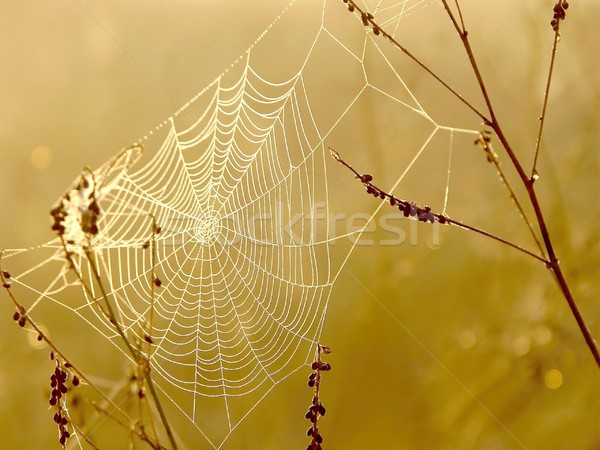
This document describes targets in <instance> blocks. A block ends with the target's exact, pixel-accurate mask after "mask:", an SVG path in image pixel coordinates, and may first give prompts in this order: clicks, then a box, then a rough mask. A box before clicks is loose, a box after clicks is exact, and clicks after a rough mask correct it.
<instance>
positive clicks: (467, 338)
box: [457, 330, 477, 349]
mask: <svg viewBox="0 0 600 450" xmlns="http://www.w3.org/2000/svg"><path fill="white" fill-rule="evenodd" d="M457 339H458V344H459V345H460V346H461V347H462V348H464V349H467V348H471V347H473V346H474V345H475V344H476V343H477V336H475V333H474V332H473V331H471V330H463V331H461V332H460V334H459V335H458V338H457Z"/></svg>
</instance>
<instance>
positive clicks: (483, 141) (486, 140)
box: [475, 131, 545, 257]
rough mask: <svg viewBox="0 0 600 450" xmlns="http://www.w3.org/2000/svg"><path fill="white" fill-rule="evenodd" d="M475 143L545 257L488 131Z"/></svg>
mask: <svg viewBox="0 0 600 450" xmlns="http://www.w3.org/2000/svg"><path fill="white" fill-rule="evenodd" d="M475 143H476V144H478V145H479V146H480V147H481V148H482V149H483V151H484V152H485V154H486V157H487V160H488V161H489V162H490V163H492V164H493V165H494V167H495V168H496V172H497V173H498V176H499V177H500V181H501V182H502V184H503V185H504V187H506V189H507V190H508V192H509V195H510V199H511V200H512V202H513V203H514V204H515V206H516V207H517V210H518V211H519V214H521V217H522V218H523V220H524V221H525V224H526V225H527V228H529V232H530V233H531V236H532V237H533V240H534V241H535V243H536V245H537V247H538V249H539V250H540V254H541V255H543V256H544V257H545V251H544V247H543V246H542V243H541V242H540V240H539V239H538V236H537V234H536V232H535V230H534V229H533V223H531V220H530V219H529V217H528V216H527V213H526V212H525V209H524V208H523V205H521V202H520V200H519V199H518V197H517V194H516V193H515V191H514V189H513V187H512V185H511V184H510V181H509V180H508V178H507V177H506V175H505V174H504V170H502V166H501V165H500V160H499V159H498V155H497V154H496V152H495V151H494V148H493V147H492V143H491V139H490V133H489V131H488V132H486V131H483V132H481V133H480V137H479V139H477V140H476V141H475Z"/></svg>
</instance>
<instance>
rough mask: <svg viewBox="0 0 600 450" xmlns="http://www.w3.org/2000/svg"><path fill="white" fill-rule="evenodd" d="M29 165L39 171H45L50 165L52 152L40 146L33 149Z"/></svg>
mask: <svg viewBox="0 0 600 450" xmlns="http://www.w3.org/2000/svg"><path fill="white" fill-rule="evenodd" d="M30 161H31V165H32V166H33V167H35V168H36V169H39V170H45V169H47V168H48V167H50V164H52V150H51V149H50V147H46V146H45V145H40V146H38V147H36V148H34V149H33V151H32V152H31V157H30Z"/></svg>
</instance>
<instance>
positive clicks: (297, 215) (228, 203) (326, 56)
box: [3, 0, 472, 448]
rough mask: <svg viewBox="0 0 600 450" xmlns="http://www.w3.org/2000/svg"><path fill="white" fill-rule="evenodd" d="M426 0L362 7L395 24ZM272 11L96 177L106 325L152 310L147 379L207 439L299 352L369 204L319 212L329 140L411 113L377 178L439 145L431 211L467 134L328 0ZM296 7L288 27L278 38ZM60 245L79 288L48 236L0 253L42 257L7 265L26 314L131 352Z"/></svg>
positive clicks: (300, 360)
mask: <svg viewBox="0 0 600 450" xmlns="http://www.w3.org/2000/svg"><path fill="white" fill-rule="evenodd" d="M429 3H430V2H423V1H417V0H415V1H401V2H391V3H389V4H387V3H385V4H384V3H383V2H379V3H373V4H370V5H365V9H367V10H370V11H373V13H374V14H375V15H376V17H377V18H378V20H379V23H380V24H381V25H382V26H384V27H385V28H386V29H387V30H389V32H390V33H392V34H394V35H396V34H397V33H400V32H401V30H402V24H403V19H404V18H406V17H407V15H408V14H410V13H416V12H421V10H422V8H423V7H424V6H427V5H428V4H429ZM288 9H289V11H288ZM295 9H297V10H298V11H297V12H296V13H294V12H293V11H294V10H295ZM284 12H285V13H286V14H285V15H282V16H280V17H278V18H277V19H276V20H275V21H274V23H273V24H272V25H271V26H269V28H268V30H267V31H269V30H271V29H272V28H275V29H276V30H273V31H272V32H269V33H267V32H266V31H265V33H263V35H261V36H260V37H259V39H257V41H256V42H255V43H254V44H253V45H252V46H251V47H250V48H249V49H248V51H247V52H246V53H245V55H244V56H243V57H241V58H240V59H239V60H238V61H236V62H234V63H233V64H232V66H231V67H230V68H228V69H227V70H226V71H225V72H223V73H222V74H221V75H219V76H218V77H217V78H216V79H215V80H214V81H213V82H212V83H211V84H210V85H209V86H207V87H206V88H205V89H203V90H202V91H201V92H200V93H199V94H198V95H196V96H195V97H194V98H192V99H191V100H190V101H189V102H188V103H187V104H185V105H184V106H183V107H182V108H181V109H180V110H178V111H177V112H176V113H175V114H174V115H173V116H172V117H170V118H168V119H167V120H165V121H164V122H163V123H161V124H159V125H158V126H157V127H156V128H155V129H153V130H152V131H151V132H149V133H148V135H146V136H144V137H143V138H142V139H140V142H139V144H142V145H143V151H142V145H134V146H132V147H129V148H128V149H126V150H124V151H122V152H121V153H119V154H118V155H117V156H116V157H115V158H113V159H112V160H110V161H108V162H107V163H106V164H104V165H103V166H101V167H100V168H98V169H97V170H95V171H94V176H93V183H95V189H96V191H97V195H98V200H99V203H100V209H101V218H100V222H99V224H98V228H99V234H98V235H97V236H96V237H95V239H94V241H93V246H92V248H93V254H94V257H95V259H96V261H97V263H98V266H99V268H100V277H101V279H102V280H103V282H104V285H105V288H106V290H107V296H108V298H109V299H110V300H111V301H112V302H113V304H114V305H115V307H116V315H117V317H118V320H119V323H120V324H121V326H122V328H123V329H124V330H125V332H126V334H127V335H128V336H137V337H138V338H139V339H142V338H143V336H144V334H145V332H147V331H144V330H148V326H149V324H150V332H149V334H150V336H151V338H152V340H153V342H154V346H153V349H152V352H151V356H150V360H151V366H152V370H153V374H154V379H155V381H156V382H157V384H158V387H159V389H160V390H161V391H162V393H163V395H164V396H165V397H166V398H167V399H169V400H170V402H171V404H172V405H171V406H172V407H173V408H176V409H177V410H178V411H180V412H181V413H182V414H183V415H185V416H186V417H187V418H189V421H190V423H193V424H194V426H195V427H196V429H197V430H198V431H199V432H200V433H201V434H202V435H203V436H204V437H205V438H206V440H207V441H208V442H209V443H210V445H211V446H212V447H214V448H220V447H221V446H222V445H223V444H224V442H225V441H226V440H227V438H228V437H229V436H230V434H231V433H232V431H233V430H234V429H235V428H236V427H237V426H238V425H239V423H240V422H241V421H242V420H243V419H244V418H245V417H246V416H247V414H249V412H250V411H252V409H253V408H255V407H256V405H257V404H258V402H260V400H261V399H262V398H264V396H265V395H267V393H268V392H269V391H270V390H271V389H272V388H273V387H274V386H276V385H277V384H278V383H280V382H281V381H282V380H284V379H285V378H287V377H288V376H290V375H291V374H292V373H293V372H295V371H296V370H298V369H301V368H303V367H306V365H307V364H310V362H311V361H312V358H313V356H314V351H315V346H316V344H317V343H319V342H320V336H321V333H322V329H323V323H324V319H325V315H326V311H327V305H328V302H329V299H330V294H331V289H332V286H333V284H334V282H335V280H336V278H337V277H338V276H339V274H340V271H341V270H342V269H343V267H344V265H345V263H346V261H347V259H348V257H349V255H350V252H351V251H352V249H353V248H354V247H355V245H357V242H358V240H359V238H360V236H361V234H362V233H363V232H364V231H365V229H366V227H367V225H368V224H369V223H371V221H372V220H373V217H375V214H376V213H377V211H378V210H379V209H380V208H381V207H382V205H379V206H378V207H377V209H376V210H375V211H374V212H373V213H372V214H369V215H368V216H367V218H366V220H365V222H364V223H362V224H361V225H360V226H356V227H355V228H354V229H348V227H345V228H344V227H343V226H342V225H343V224H342V223H341V222H340V221H336V220H332V218H333V217H335V215H336V213H337V212H339V211H340V210H342V211H343V210H345V209H346V208H348V207H349V204H348V202H347V200H346V199H345V197H344V195H343V194H342V195H341V196H340V193H339V192H337V193H334V192H333V191H332V189H331V187H332V186H331V184H332V183H331V181H330V180H331V178H332V175H331V174H330V171H331V170H335V171H336V172H335V176H336V177H340V173H341V172H338V170H339V168H337V167H335V169H333V168H331V165H332V164H335V162H332V161H331V158H330V156H329V150H328V146H329V145H331V146H332V147H335V146H336V143H342V142H344V143H347V142H348V141H350V142H353V141H355V142H363V141H364V142H366V141H367V140H368V139H369V136H373V135H376V136H379V137H377V139H379V140H381V141H384V140H385V139H388V137H389V136H394V133H396V131H397V124H398V123H399V122H402V123H408V124H409V125H408V126H410V129H411V132H412V135H413V136H414V137H413V141H412V142H410V143H407V145H406V147H405V149H406V150H405V151H403V153H402V154H401V155H398V156H397V166H396V168H395V169H396V172H400V173H401V175H400V176H399V177H398V176H397V173H396V178H395V181H394V182H393V183H390V185H391V188H390V189H394V188H395V187H396V186H397V185H398V184H399V183H400V182H401V181H402V180H403V179H404V177H405V175H406V174H407V173H408V172H409V171H410V170H411V169H412V168H413V167H414V166H415V164H417V162H418V161H419V159H420V158H421V157H422V155H423V154H424V153H425V150H427V149H429V148H431V149H436V151H437V149H438V147H439V148H442V149H443V152H446V153H444V157H443V158H442V157H440V154H439V153H438V154H437V156H436V160H441V161H443V162H444V164H445V165H443V170H444V171H446V170H447V173H448V178H447V179H446V177H445V176H443V177H442V178H443V179H444V181H445V183H443V185H442V190H441V193H440V192H439V189H438V193H437V194H439V195H438V197H437V198H438V199H439V204H438V205H437V206H438V207H439V208H440V209H439V210H440V212H441V211H442V210H443V211H444V212H445V210H446V207H447V202H448V188H449V173H450V172H449V171H450V168H449V161H450V159H449V158H450V157H451V150H452V147H453V139H454V138H455V135H457V134H463V133H465V134H471V133H472V131H469V130H460V129H457V128H452V127H447V126H443V125H441V124H438V123H437V122H436V121H435V120H434V119H432V117H430V115H429V114H428V113H427V111H426V110H425V108H424V107H423V106H422V104H421V103H420V101H419V100H418V99H417V97H416V96H415V95H414V94H413V93H412V92H411V91H410V90H409V89H408V88H407V86H406V84H405V83H404V81H403V75H402V73H401V71H400V68H401V67H402V64H404V63H406V61H405V60H402V59H399V58H400V56H399V55H397V54H396V53H397V52H393V51H392V50H393V49H390V46H389V44H388V43H387V42H386V41H384V40H382V39H378V38H377V37H376V36H374V35H373V33H372V31H370V30H368V29H361V26H360V22H358V23H357V20H356V19H357V18H356V17H354V18H351V17H350V16H349V14H348V13H347V12H346V11H344V4H343V3H342V2H341V1H337V0H336V1H329V0H327V1H325V2H323V3H322V4H320V5H317V6H316V7H315V6H314V5H306V4H303V5H301V6H300V5H296V4H293V5H292V4H290V5H289V6H288V7H286V9H285V10H284ZM299 22H302V26H301V27H300V28H299V29H298V31H297V36H294V38H293V39H292V41H293V42H290V41H289V40H288V39H285V36H286V33H288V29H291V28H292V27H294V26H298V25H297V24H298V23H299ZM294 30H295V29H294ZM273 58H275V59H276V61H277V63H276V64H273V62H272V59H273ZM397 61H403V62H402V64H400V63H398V62H397ZM334 87H335V88H334ZM373 102H375V103H376V104H377V109H378V116H379V115H381V116H383V117H385V118H387V119H383V120H379V121H378V124H377V126H379V127H381V129H379V130H373V129H371V130H367V131H365V130H360V129H359V128H360V127H357V126H356V124H357V123H365V118H364V111H365V109H367V110H369V108H371V109H372V104H373ZM367 103H368V104H370V105H371V106H368V105H367ZM366 128H368V127H366ZM359 134H360V136H359ZM381 136H384V138H382V137H381ZM385 136H387V137H385ZM354 137H356V140H355V139H354ZM357 145H358V144H357ZM398 168H400V170H397V169H398ZM442 173H445V172H442ZM72 189H73V188H72ZM338 191H339V190H338ZM75 194H76V192H75ZM334 195H337V197H335V198H334ZM154 221H155V222H156V224H157V225H158V226H160V228H161V231H160V233H159V234H158V235H157V236H156V238H155V239H156V242H155V253H153V251H152V248H148V247H149V243H150V241H151V240H152V239H153V234H152V230H153V227H154ZM75 244H77V242H75ZM78 248H79V250H78ZM71 250H72V251H73V252H74V260H75V263H76V266H77V267H76V268H77V269H78V270H79V271H80V272H81V273H82V275H83V277H84V280H85V281H86V282H87V283H88V284H89V285H90V286H92V287H93V289H92V291H91V293H87V292H86V291H85V290H82V289H81V286H80V283H79V282H78V281H77V280H76V279H74V278H73V276H72V275H71V274H70V269H69V268H68V267H67V265H66V264H65V261H64V256H63V255H64V250H63V248H62V246H61V245H60V243H59V242H58V241H57V240H54V241H51V242H49V243H47V244H44V245H42V246H39V247H36V248H34V249H27V250H11V251H7V252H6V253H5V259H6V261H4V264H3V265H4V266H5V267H7V268H10V267H11V266H17V267H18V264H17V262H16V260H17V259H18V258H19V257H27V258H30V253H31V252H36V254H39V255H42V256H40V258H41V259H42V261H41V262H40V263H39V264H35V265H33V266H27V267H26V268H25V269H23V270H22V271H21V272H20V273H18V271H17V272H15V271H14V270H13V269H11V273H12V275H13V280H14V284H15V285H16V286H18V287H20V288H24V289H25V290H26V291H28V292H30V293H31V294H32V295H31V296H29V297H30V298H31V300H30V301H29V302H28V303H27V304H26V306H27V309H28V313H29V314H30V315H31V316H32V317H33V318H34V319H35V317H36V313H38V310H41V309H42V305H44V304H45V303H52V304H55V305H59V306H60V307H61V308H65V309H66V310H67V311H68V312H69V313H71V315H72V316H73V318H74V321H73V323H74V324H79V325H81V323H82V322H83V323H86V324H87V325H88V326H89V327H90V329H92V330H95V331H96V332H97V333H99V334H100V335H101V336H103V337H104V338H105V339H106V340H108V341H110V342H111V343H113V344H114V345H115V347H117V348H118V349H119V350H120V351H121V352H122V353H123V355H125V356H126V357H128V356H127V353H126V351H125V349H123V348H122V343H121V341H120V337H119V336H118V334H117V333H116V332H115V329H114V327H113V326H112V325H111V323H110V322H109V320H107V318H106V316H105V315H104V314H102V312H101V311H100V310H99V308H98V304H99V302H100V300H101V299H102V293H101V292H100V291H99V290H98V288H97V287H96V284H95V283H94V278H93V272H92V270H91V268H90V265H89V262H88V260H87V259H86V258H85V256H84V255H83V253H82V251H81V249H80V247H78V246H77V245H73V246H72V248H71ZM13 262H14V264H13ZM41 274H43V275H41ZM48 274H51V275H48ZM154 277H157V278H159V279H160V280H161V286H160V287H157V286H155V283H154V282H153V280H154ZM40 280H43V281H40ZM37 286H43V287H42V288H39V287H37ZM73 292H76V293H77V292H78V294H73ZM82 292H83V295H82ZM90 294H91V295H90ZM22 298H24V296H23V297H22ZM40 314H41V312H40ZM74 326H76V325H74Z"/></svg>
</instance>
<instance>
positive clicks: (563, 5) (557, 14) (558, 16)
mask: <svg viewBox="0 0 600 450" xmlns="http://www.w3.org/2000/svg"><path fill="white" fill-rule="evenodd" d="M567 9H569V2H568V1H566V0H558V2H556V5H554V9H553V12H554V16H553V17H552V20H551V21H550V25H551V26H552V29H553V30H554V31H558V24H559V23H560V21H561V20H565V19H566V18H567Z"/></svg>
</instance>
